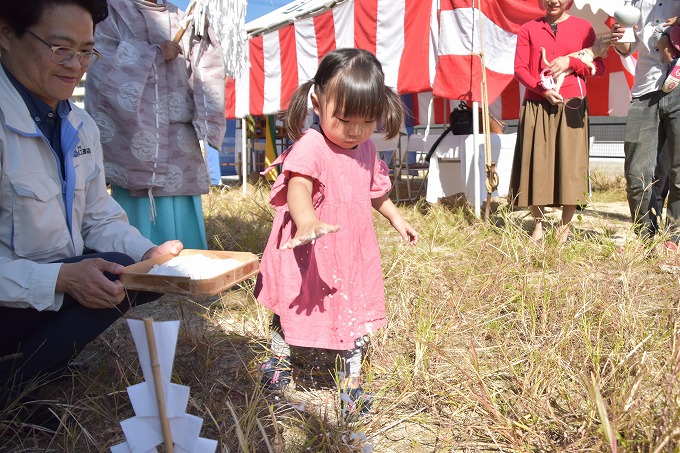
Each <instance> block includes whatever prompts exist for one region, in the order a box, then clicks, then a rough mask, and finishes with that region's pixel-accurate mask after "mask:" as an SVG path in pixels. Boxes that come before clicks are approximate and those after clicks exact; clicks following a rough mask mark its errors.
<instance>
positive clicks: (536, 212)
mask: <svg viewBox="0 0 680 453" xmlns="http://www.w3.org/2000/svg"><path fill="white" fill-rule="evenodd" d="M544 212H545V206H533V205H532V206H531V216H532V217H533V218H534V231H533V232H532V233H531V239H532V240H533V241H534V242H539V241H540V240H542V239H543V235H544V232H543V226H544V224H545V217H544V215H543V213H544Z"/></svg>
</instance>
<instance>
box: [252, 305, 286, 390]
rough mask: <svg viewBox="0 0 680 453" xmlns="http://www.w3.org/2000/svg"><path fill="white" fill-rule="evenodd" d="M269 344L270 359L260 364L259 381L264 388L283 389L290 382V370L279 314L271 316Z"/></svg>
mask: <svg viewBox="0 0 680 453" xmlns="http://www.w3.org/2000/svg"><path fill="white" fill-rule="evenodd" d="M270 346H271V357H270V359H269V360H267V361H266V362H265V363H263V364H262V365H260V370H261V372H262V378H261V380H260V382H261V383H262V385H263V386H264V387H265V388H266V389H269V390H284V389H285V388H286V387H288V384H290V381H291V378H292V373H291V371H292V370H291V365H290V346H289V345H288V343H286V338H285V336H284V334H283V329H282V328H281V318H280V317H279V315H274V316H273V317H272V325H271V343H270Z"/></svg>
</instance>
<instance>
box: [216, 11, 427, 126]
mask: <svg viewBox="0 0 680 453" xmlns="http://www.w3.org/2000/svg"><path fill="white" fill-rule="evenodd" d="M436 14H437V10H436V5H435V4H433V0H357V1H347V2H344V3H341V4H339V5H338V6H336V7H334V8H332V9H331V10H329V11H326V12H323V13H321V14H319V15H317V16H315V17H311V18H305V19H300V20H297V21H295V22H294V23H293V24H291V25H287V26H285V27H283V28H280V29H278V30H275V31H273V32H270V33H266V34H264V35H261V36H256V37H253V38H251V39H250V40H249V45H248V52H249V59H250V68H249V71H248V73H247V74H244V75H242V76H241V77H237V78H236V81H228V83H227V117H228V118H234V117H242V116H244V115H246V114H252V115H261V114H268V113H274V112H277V111H279V110H280V109H284V108H286V106H287V102H288V97H289V96H290V95H291V94H292V92H293V90H295V88H296V87H297V86H299V85H300V84H302V83H304V82H306V81H307V80H309V79H311V78H312V77H313V76H314V73H315V72H316V69H317V67H318V63H319V61H320V60H321V58H323V56H324V55H325V54H326V53H328V52H330V51H331V50H333V49H335V48H339V47H357V48H360V49H366V50H369V51H371V52H373V53H374V54H375V55H376V56H377V58H378V60H379V61H380V62H381V64H382V66H383V71H384V72H385V81H386V84H387V85H388V86H391V87H393V88H395V89H397V90H398V91H399V92H400V93H413V92H421V91H429V90H431V87H432V82H433V80H434V70H435V64H436V49H437V45H436V39H437V34H436V33H432V30H437V17H436Z"/></svg>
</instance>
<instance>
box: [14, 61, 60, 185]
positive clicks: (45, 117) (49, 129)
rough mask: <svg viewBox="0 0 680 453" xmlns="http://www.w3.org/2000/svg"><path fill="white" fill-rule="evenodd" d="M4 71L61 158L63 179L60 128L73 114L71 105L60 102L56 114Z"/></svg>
mask: <svg viewBox="0 0 680 453" xmlns="http://www.w3.org/2000/svg"><path fill="white" fill-rule="evenodd" d="M2 69H3V70H4V71H5V74H7V78H8V79H9V81H10V82H11V83H12V85H14V88H16V90H17V91H18V92H19V94H20V95H21V98H22V99H23V100H24V102H25V103H26V107H27V108H28V111H29V112H30V114H31V117H32V118H33V120H34V121H35V124H36V125H37V126H38V129H40V131H41V132H42V133H43V135H44V136H45V138H47V141H49V142H50V145H51V146H52V149H53V150H54V152H55V153H56V154H57V157H58V158H59V168H60V169H61V175H62V178H63V177H64V153H63V152H62V148H61V131H60V127H59V126H60V123H61V120H62V119H63V118H66V116H68V114H69V113H70V112H71V103H70V102H69V101H67V100H61V101H59V102H58V103H57V111H56V112H55V111H54V110H52V107H50V106H49V105H47V103H46V102H45V101H43V100H42V99H40V98H39V97H38V96H36V95H35V94H33V92H31V91H30V90H29V89H28V88H26V87H25V86H24V85H23V84H22V83H21V82H19V81H18V80H17V79H16V77H14V75H12V73H11V72H9V71H8V70H7V68H5V65H2Z"/></svg>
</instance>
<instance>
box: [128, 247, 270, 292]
mask: <svg viewBox="0 0 680 453" xmlns="http://www.w3.org/2000/svg"><path fill="white" fill-rule="evenodd" d="M195 254H202V255H205V256H207V257H208V258H219V259H228V258H233V259H236V260H238V261H241V262H242V263H243V264H242V265H241V266H239V267H237V268H235V269H231V270H229V271H227V272H225V273H223V274H220V275H217V276H215V277H212V278H207V279H201V280H192V279H191V278H190V277H178V276H169V275H156V274H148V273H147V272H149V270H150V269H151V268H152V267H153V266H154V264H163V263H165V262H166V261H170V260H171V259H172V258H174V257H173V255H172V254H170V253H169V254H167V255H163V256H157V257H155V258H152V259H150V260H145V261H140V262H139V263H135V264H132V265H130V266H127V267H125V270H124V271H123V273H122V274H120V281H121V282H122V283H123V284H124V285H125V288H127V289H131V290H141V291H153V292H157V293H167V294H183V295H192V296H214V295H215V294H219V293H221V292H222V291H224V290H226V289H228V288H231V287H232V286H234V285H235V284H237V283H239V282H242V281H243V280H247V279H249V278H250V277H254V276H256V275H257V273H258V271H259V269H260V262H259V260H258V259H257V256H256V255H254V254H252V253H249V252H228V251H219V250H193V249H185V250H182V251H181V252H180V254H179V256H187V255H195Z"/></svg>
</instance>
